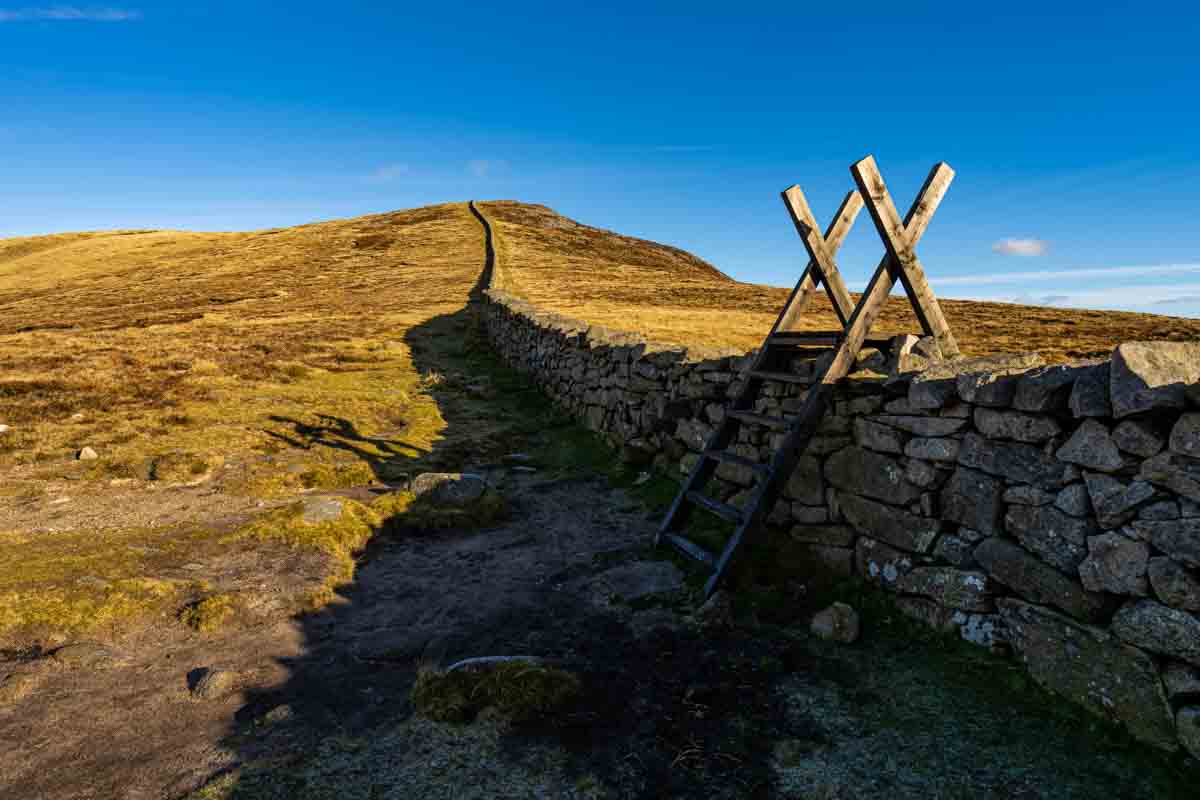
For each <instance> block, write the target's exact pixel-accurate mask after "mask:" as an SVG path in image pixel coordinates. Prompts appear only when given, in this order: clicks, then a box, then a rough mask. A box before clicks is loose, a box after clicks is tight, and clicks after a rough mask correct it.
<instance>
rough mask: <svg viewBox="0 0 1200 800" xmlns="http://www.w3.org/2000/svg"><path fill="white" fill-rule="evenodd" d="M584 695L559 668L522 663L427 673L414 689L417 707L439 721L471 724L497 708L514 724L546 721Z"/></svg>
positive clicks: (426, 670) (421, 674) (575, 681)
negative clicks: (485, 711) (470, 722)
mask: <svg viewBox="0 0 1200 800" xmlns="http://www.w3.org/2000/svg"><path fill="white" fill-rule="evenodd" d="M579 690H580V681H579V678H578V677H577V676H575V675H574V674H572V673H570V672H567V671H566V670H562V669H559V668H557V667H548V666H544V665H537V664H525V663H519V662H513V663H506V664H499V665H496V666H495V667H492V668H490V669H485V670H468V669H463V670H456V671H454V672H442V671H440V670H436V669H432V668H428V667H426V668H423V669H421V671H420V672H419V673H418V675H417V680H416V682H415V683H414V684H413V688H412V702H413V706H414V707H415V708H416V709H417V711H419V712H420V713H422V714H424V715H425V716H427V717H429V718H430V719H433V720H436V721H439V722H469V721H470V720H472V719H474V718H475V715H476V714H478V713H479V712H480V711H482V710H483V709H485V708H489V707H491V708H495V709H496V711H498V712H499V713H500V714H501V715H503V716H504V717H506V718H507V719H510V720H512V721H513V722H528V721H531V720H534V719H540V718H545V717H547V716H549V715H551V714H553V713H554V712H555V711H557V710H559V709H561V708H562V707H563V706H564V705H566V704H567V703H568V702H570V701H571V700H572V699H573V698H574V697H575V696H576V695H577V694H578V693H579Z"/></svg>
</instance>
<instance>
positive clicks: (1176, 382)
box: [1109, 342, 1200, 419]
mask: <svg viewBox="0 0 1200 800" xmlns="http://www.w3.org/2000/svg"><path fill="white" fill-rule="evenodd" d="M1197 382H1200V343H1196V342H1125V343H1124V344H1121V345H1118V346H1117V349H1116V350H1114V351H1113V356H1112V374H1111V376H1110V378H1109V385H1110V390H1111V393H1112V408H1113V416H1114V417H1117V418H1118V419H1119V418H1121V417H1127V416H1129V415H1131V414H1140V413H1143V412H1146V411H1154V410H1156V409H1176V408H1183V407H1184V406H1185V405H1186V394H1185V389H1186V387H1188V386H1190V385H1192V384H1194V383H1197Z"/></svg>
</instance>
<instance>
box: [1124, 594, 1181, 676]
mask: <svg viewBox="0 0 1200 800" xmlns="http://www.w3.org/2000/svg"><path fill="white" fill-rule="evenodd" d="M1112 631H1113V633H1115V634H1116V635H1117V636H1119V637H1121V638H1122V639H1123V640H1125V641H1126V642H1129V643H1130V644H1132V645H1136V646H1138V647H1140V648H1142V649H1143V650H1149V651H1150V652H1152V653H1160V654H1162V655H1166V656H1172V657H1174V658H1178V659H1179V660H1181V661H1186V662H1188V663H1189V664H1200V619H1196V617H1194V616H1192V615H1191V614H1189V613H1187V612H1186V611H1180V610H1179V609H1176V608H1169V607H1167V606H1164V605H1163V604H1162V603H1159V602H1156V601H1154V600H1137V601H1133V602H1129V603H1126V604H1125V605H1124V606H1122V607H1121V608H1120V610H1118V611H1117V613H1116V615H1114V616H1113V620H1112Z"/></svg>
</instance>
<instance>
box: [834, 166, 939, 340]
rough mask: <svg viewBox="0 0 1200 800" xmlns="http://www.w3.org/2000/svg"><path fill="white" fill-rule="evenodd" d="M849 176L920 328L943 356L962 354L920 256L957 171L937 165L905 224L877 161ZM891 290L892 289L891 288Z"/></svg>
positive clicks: (926, 180) (853, 168) (852, 167)
mask: <svg viewBox="0 0 1200 800" xmlns="http://www.w3.org/2000/svg"><path fill="white" fill-rule="evenodd" d="M850 173H851V174H852V175H853V176H854V182H855V183H857V184H858V190H859V193H861V194H862V196H863V200H864V202H865V203H866V206H867V213H868V214H870V215H871V219H872V221H874V223H875V228H876V229H877V230H878V231H879V237H880V238H881V239H883V244H884V246H885V247H886V248H887V252H888V256H889V258H890V260H891V262H892V263H891V265H890V267H891V269H889V271H890V272H893V277H894V278H898V279H899V280H900V282H901V283H902V284H903V285H904V291H905V293H906V294H907V295H908V299H909V301H910V302H911V303H912V307H913V311H914V312H916V315H917V319H918V320H919V321H920V323H921V328H922V329H923V330H924V331H925V333H926V334H928V335H929V336H932V337H933V338H934V339H935V340H936V341H937V343H938V346H939V347H940V348H941V351H942V355H943V356H945V357H946V358H953V357H955V356H957V355H958V343H957V342H956V341H955V340H954V334H953V333H951V332H950V324H949V323H948V322H946V317H945V316H944V315H943V314H942V307H941V306H940V305H939V304H938V301H937V297H935V296H934V294H933V290H932V289H930V287H929V281H927V280H926V279H925V268H924V267H922V266H921V261H920V259H918V258H917V253H916V245H917V241H918V240H919V239H920V238H921V237H920V234H921V233H924V226H925V225H928V224H929V219H930V218H931V217H932V216H933V212H934V211H936V210H937V206H938V204H939V203H940V202H941V200H942V197H943V196H944V195H945V194H946V189H948V188H949V186H950V181H952V180H953V179H954V170H952V169H950V166H949V165H948V164H946V163H944V162H943V163H938V164H936V165H934V167H933V169H932V170H931V171H930V173H929V177H927V178H926V179H925V185H924V186H923V187H921V191H920V193H918V195H917V199H916V201H915V202H914V203H913V206H912V208H911V209H909V212H908V219H906V220H905V221H901V219H900V215H899V214H898V213H897V212H896V206H895V205H893V204H892V198H891V195H890V194H888V190H887V186H886V185H885V184H884V182H883V176H882V175H880V174H879V168H878V167H877V166H876V165H875V159H874V157H872V156H867V157H866V158H864V159H863V160H862V161H859V162H858V163H856V164H853V165H852V166H851V167H850ZM918 217H920V218H923V219H924V221H925V222H924V225H923V226H922V227H921V230H920V231H917V230H915V229H914V230H910V229H909V228H910V225H911V224H912V221H913V220H914V219H916V218H918ZM888 288H889V290H890V288H891V287H888Z"/></svg>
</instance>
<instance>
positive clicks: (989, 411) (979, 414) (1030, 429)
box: [975, 408, 1062, 444]
mask: <svg viewBox="0 0 1200 800" xmlns="http://www.w3.org/2000/svg"><path fill="white" fill-rule="evenodd" d="M975 427H976V428H977V429H978V430H979V432H980V433H982V434H983V435H984V436H987V437H989V438H993V439H1015V440H1017V441H1018V442H1028V443H1030V444H1041V443H1042V442H1044V441H1047V440H1048V439H1052V438H1054V437H1055V436H1057V435H1058V434H1059V433H1061V432H1062V428H1061V427H1059V424H1058V423H1057V422H1055V421H1054V419H1053V418H1051V417H1042V416H1035V415H1033V414H1022V413H1021V412H1019V411H997V410H996V409H994V408H977V409H975Z"/></svg>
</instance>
